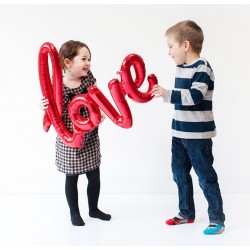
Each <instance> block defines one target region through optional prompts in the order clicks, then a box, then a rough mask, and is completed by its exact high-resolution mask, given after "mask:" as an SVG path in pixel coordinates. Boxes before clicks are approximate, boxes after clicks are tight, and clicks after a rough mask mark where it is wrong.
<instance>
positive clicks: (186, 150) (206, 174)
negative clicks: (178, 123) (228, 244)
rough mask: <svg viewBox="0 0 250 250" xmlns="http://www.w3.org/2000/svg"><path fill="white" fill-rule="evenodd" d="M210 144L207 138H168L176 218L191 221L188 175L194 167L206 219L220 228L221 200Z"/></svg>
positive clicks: (193, 214)
mask: <svg viewBox="0 0 250 250" xmlns="http://www.w3.org/2000/svg"><path fill="white" fill-rule="evenodd" d="M212 147H213V142H212V140H211V139H181V138H176V137H173V138H172V172H173V179H174V181H175V182H176V184H177V187H178V195H179V210H180V212H179V215H180V216H182V217H183V218H186V219H195V205H194V199H193V182H192V177H191V175H190V171H191V168H192V167H193V168H194V171H195V173H196V174H197V176H198V180H199V185H200V187H201V189H202V190H203V193H204V195H205V197H206V199H207V202H208V216H209V221H210V222H211V223H219V224H221V225H224V221H225V215H224V213H223V201H222V197H221V192H220V188H219V183H218V177H217V174H216V172H215V170H214V168H213V161H214V157H213V154H212Z"/></svg>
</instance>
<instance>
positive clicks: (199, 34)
mask: <svg viewBox="0 0 250 250" xmlns="http://www.w3.org/2000/svg"><path fill="white" fill-rule="evenodd" d="M165 36H167V37H173V38H174V39H175V40H176V41H177V42H178V43H179V44H180V45H181V44H182V43H183V42H185V41H189V42H190V45H191V47H192V49H193V50H194V51H195V52H197V53H200V52H201V50H202V44H203V41H204V36H203V31H202V29H201V27H200V26H198V25H197V24H196V23H195V22H194V21H191V20H185V21H182V22H179V23H177V24H175V25H173V26H172V27H170V28H168V29H167V31H166V32H165Z"/></svg>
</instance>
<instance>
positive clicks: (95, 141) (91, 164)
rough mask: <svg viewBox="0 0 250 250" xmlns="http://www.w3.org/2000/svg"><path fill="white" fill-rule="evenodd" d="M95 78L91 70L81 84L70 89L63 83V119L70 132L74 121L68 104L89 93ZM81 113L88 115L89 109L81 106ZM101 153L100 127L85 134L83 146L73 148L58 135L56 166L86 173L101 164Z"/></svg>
mask: <svg viewBox="0 0 250 250" xmlns="http://www.w3.org/2000/svg"><path fill="white" fill-rule="evenodd" d="M94 83H95V78H94V77H93V75H92V73H91V72H90V71H89V72H88V75H87V76H84V77H83V78H82V81H81V85H80V86H79V87H77V88H74V89H70V88H68V87H66V86H64V85H63V112H62V120H63V122H64V123H65V125H66V127H67V128H68V130H69V131H70V132H72V122H71V120H70V118H69V115H68V105H69V103H70V101H71V99H72V98H73V97H74V96H75V95H78V94H84V93H87V88H88V87H89V86H91V85H94ZM81 115H82V116H83V117H88V109H87V108H85V107H82V108H81ZM100 163H101V153H100V141H99V135H98V127H96V128H95V129H93V130H91V131H90V132H87V133H86V134H85V135H84V139H83V146H82V148H72V147H69V146H67V145H66V144H65V143H64V142H63V141H62V140H61V139H60V137H59V136H57V137H56V166H57V169H58V171H60V172H63V173H65V174H69V175H74V174H84V173H87V172H89V171H91V170H94V169H96V168H98V167H99V166H100Z"/></svg>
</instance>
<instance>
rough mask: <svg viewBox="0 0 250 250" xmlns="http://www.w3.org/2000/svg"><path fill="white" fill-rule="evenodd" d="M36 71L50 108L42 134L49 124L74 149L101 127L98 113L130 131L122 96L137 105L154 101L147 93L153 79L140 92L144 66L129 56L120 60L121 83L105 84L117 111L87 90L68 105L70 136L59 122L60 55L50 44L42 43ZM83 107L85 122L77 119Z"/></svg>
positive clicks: (99, 94)
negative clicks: (85, 109) (85, 111)
mask: <svg viewBox="0 0 250 250" xmlns="http://www.w3.org/2000/svg"><path fill="white" fill-rule="evenodd" d="M48 55H49V56H50V60H51V67H52V79H51V77H50V72H49V63H48ZM131 67H133V68H134V72H135V79H133V77H132V73H131ZM38 71H39V80H40V86H41V90H42V94H43V96H44V97H45V98H46V99H48V101H49V104H50V105H49V107H48V109H47V110H46V111H45V113H44V118H43V127H44V130H45V131H46V132H48V130H49V128H50V126H51V124H52V125H53V126H54V128H55V130H56V133H57V134H58V136H59V137H60V138H61V139H62V141H63V142H64V143H66V144H67V145H68V146H70V147H74V148H81V147H82V143H83V137H84V134H85V133H86V132H88V131H90V130H92V129H94V128H95V127H97V126H98V125H99V124H100V122H101V113H100V109H101V110H102V111H103V112H104V113H105V114H106V115H107V116H108V117H109V118H110V119H111V121H113V122H114V123H115V124H116V125H118V126H120V127H122V128H130V127H131V126H132V114H131V111H130V108H129V105H128V103H127V101H126V98H125V96H126V95H127V96H128V97H129V98H131V99H132V100H134V101H136V102H139V103H145V102H148V101H150V100H151V99H152V98H153V97H152V96H151V94H150V91H151V90H152V88H153V86H154V85H155V84H157V78H156V76H155V75H154V74H151V75H149V76H148V77H147V79H148V83H149V85H148V90H147V91H146V92H141V91H140V90H139V88H140V87H141V85H142V84H143V82H144V80H145V64H144V62H143V60H142V58H141V57H140V56H139V55H137V54H129V55H128V56H126V57H125V59H124V60H123V62H122V65H121V69H120V71H119V72H118V74H119V75H120V77H121V80H120V81H119V80H118V79H117V78H116V79H112V80H111V81H110V82H109V83H108V88H109V91H110V93H111V96H112V98H113V100H114V102H115V104H116V106H117V108H118V110H119V111H117V110H116V109H115V108H114V107H113V106H112V104H111V103H110V102H109V100H108V99H107V98H106V97H105V96H104V94H103V93H102V92H101V91H100V89H98V88H97V87H95V86H90V87H89V88H88V93H87V94H79V95H77V96H75V97H74V98H73V99H72V100H71V102H70V103H69V106H68V113H69V117H70V119H71V121H72V132H70V131H69V130H68V129H67V127H66V126H65V124H64V122H63V120H62V118H61V115H62V100H63V81H62V68H61V64H60V59H59V54H58V52H57V50H56V48H55V46H54V45H53V44H51V43H49V42H46V43H44V44H43V45H42V46H41V48H40V51H39V58H38ZM82 107H86V108H87V109H88V111H89V116H88V117H87V118H84V117H82V116H81V115H80V109H81V108H82Z"/></svg>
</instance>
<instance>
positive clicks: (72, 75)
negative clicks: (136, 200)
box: [40, 40, 111, 226]
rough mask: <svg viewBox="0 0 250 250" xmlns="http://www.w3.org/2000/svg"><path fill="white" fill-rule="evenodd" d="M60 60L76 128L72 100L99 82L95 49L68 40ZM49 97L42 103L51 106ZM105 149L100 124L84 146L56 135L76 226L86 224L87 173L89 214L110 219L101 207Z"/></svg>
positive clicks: (65, 98) (65, 109)
mask: <svg viewBox="0 0 250 250" xmlns="http://www.w3.org/2000/svg"><path fill="white" fill-rule="evenodd" d="M59 55H60V61H61V65H62V69H63V72H64V77H63V112H62V120H63V121H64V123H65V125H66V127H67V128H68V129H69V131H71V132H72V123H71V120H70V118H69V116H68V104H69V102H70V101H71V99H72V98H73V97H74V96H75V95H78V94H84V93H87V91H88V87H89V86H91V85H96V79H95V78H94V76H93V75H92V72H91V71H90V65H91V52H90V50H89V48H88V46H87V45H86V44H84V43H82V42H79V41H73V40H70V41H67V42H65V43H64V44H63V45H62V46H61V48H60V50H59ZM48 105H49V103H48V100H47V99H44V98H42V100H41V103H40V107H41V109H42V110H46V109H47V108H48ZM81 115H82V116H83V117H88V109H87V108H85V107H83V108H81ZM104 118H105V115H104V114H103V113H102V121H103V119H104ZM100 162H101V153H100V141H99V135H98V127H96V128H95V129H93V130H91V131H89V132H88V133H86V134H85V135H84V141H83V146H82V148H72V147H69V146H67V145H66V144H65V143H64V142H63V141H62V140H61V139H60V138H59V136H57V138H56V166H57V169H58V170H59V171H60V172H63V173H65V174H66V181H65V194H66V198H67V202H68V205H69V209H70V215H71V222H72V224H73V225H74V226H84V224H85V223H84V221H83V219H82V217H81V215H80V211H79V207H78V189H77V182H78V177H79V175H81V174H86V176H87V179H88V186H87V196H88V205H89V216H90V217H93V218H98V219H101V220H106V221H108V220H110V219H111V216H110V215H109V214H106V213H103V212H102V211H101V210H99V209H98V199H99V194H100V170H99V166H100Z"/></svg>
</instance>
